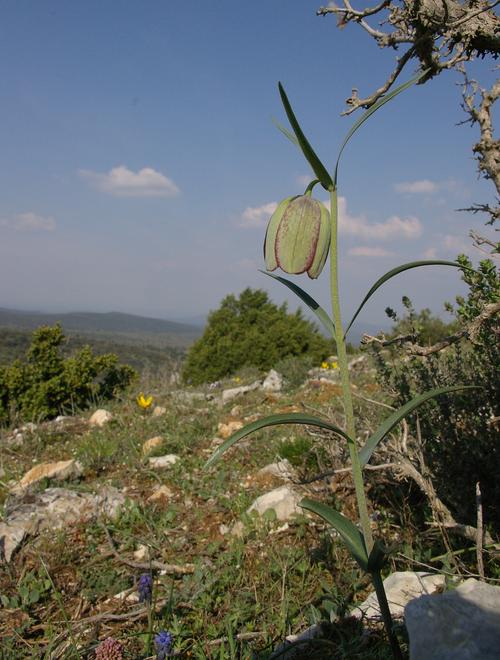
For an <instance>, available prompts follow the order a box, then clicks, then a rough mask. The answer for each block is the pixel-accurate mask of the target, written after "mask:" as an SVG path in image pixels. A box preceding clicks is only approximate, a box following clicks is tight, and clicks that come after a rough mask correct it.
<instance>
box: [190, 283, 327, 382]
mask: <svg viewBox="0 0 500 660" xmlns="http://www.w3.org/2000/svg"><path fill="white" fill-rule="evenodd" d="M331 351H332V345H331V343H330V342H328V341H327V340H326V339H325V338H324V337H323V336H322V335H321V334H320V333H319V331H318V330H317V328H316V326H315V325H314V324H313V323H311V322H310V321H308V320H307V319H305V318H303V316H302V313H301V311H300V310H297V311H296V312H295V313H294V314H289V313H288V312H287V306H286V304H283V305H281V307H278V306H276V305H275V304H274V303H272V302H271V301H270V300H269V298H268V296H267V293H266V292H265V291H261V290H258V289H257V290H252V289H250V288H247V289H245V290H244V291H243V292H242V293H241V294H240V297H239V298H236V297H235V296H233V295H229V296H226V298H224V300H223V301H222V303H221V306H220V307H219V309H218V310H216V311H214V312H211V314H210V315H209V317H208V323H207V327H206V328H205V332H204V333H203V336H202V337H201V338H200V339H199V340H198V341H196V342H195V343H194V344H193V346H192V347H191V349H190V350H189V353H188V355H187V358H186V362H185V364H184V368H183V378H184V380H185V381H186V382H188V383H192V384H193V385H198V384H201V383H206V382H210V381H215V380H218V379H220V378H224V377H225V376H229V375H231V374H234V373H235V372H236V371H237V370H238V369H240V368H241V367H243V366H254V367H257V368H259V369H261V370H267V369H270V368H271V367H273V366H274V365H275V364H276V363H277V362H278V360H282V359H283V358H286V357H289V356H305V355H309V356H311V358H312V359H313V360H315V361H316V362H319V361H321V360H322V359H323V358H324V357H325V356H327V355H328V354H329V353H331Z"/></svg>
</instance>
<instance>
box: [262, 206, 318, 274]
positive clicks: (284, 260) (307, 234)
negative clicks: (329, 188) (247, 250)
mask: <svg viewBox="0 0 500 660" xmlns="http://www.w3.org/2000/svg"><path fill="white" fill-rule="evenodd" d="M330 233H331V227H330V214H329V212H328V210H327V209H326V208H325V206H324V204H322V203H321V202H318V201H317V200H316V199H312V197H311V196H310V195H308V194H306V195H298V196H296V197H288V198H287V199H284V200H283V201H282V202H281V203H280V204H279V206H278V208H277V209H276V211H275V212H274V213H273V215H272V216H271V219H270V220H269V224H268V226H267V232H266V238H265V241H264V260H265V264H266V270H269V271H272V270H276V268H278V267H279V268H281V270H283V271H285V273H290V274H294V275H299V274H300V273H305V272H306V271H307V274H308V275H309V277H311V278H312V279H315V278H317V277H319V275H320V273H321V271H322V270H323V266H324V265H325V262H326V258H327V256H328V250H329V249H330Z"/></svg>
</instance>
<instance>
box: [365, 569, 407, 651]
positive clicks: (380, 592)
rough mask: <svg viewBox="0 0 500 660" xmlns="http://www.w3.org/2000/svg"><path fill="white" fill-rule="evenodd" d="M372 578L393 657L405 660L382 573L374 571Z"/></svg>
mask: <svg viewBox="0 0 500 660" xmlns="http://www.w3.org/2000/svg"><path fill="white" fill-rule="evenodd" d="M371 576H372V582H373V586H374V587H375V593H376V594H377V600H378V604H379V607H380V613H381V615H382V620H383V622H384V627H385V631H386V633H387V637H388V638H389V644H390V645H391V651H392V655H393V657H394V660H403V655H402V653H401V648H400V646H399V642H398V638H397V637H396V635H395V633H394V630H393V626H392V616H391V610H390V609H389V603H388V602H387V596H386V593H385V589H384V583H383V581H382V576H381V575H380V571H374V572H373V573H372V574H371Z"/></svg>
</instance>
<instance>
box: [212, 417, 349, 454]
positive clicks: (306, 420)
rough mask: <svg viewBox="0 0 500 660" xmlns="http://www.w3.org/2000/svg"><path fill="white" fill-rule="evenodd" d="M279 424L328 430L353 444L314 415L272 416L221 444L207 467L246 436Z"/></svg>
mask: <svg viewBox="0 0 500 660" xmlns="http://www.w3.org/2000/svg"><path fill="white" fill-rule="evenodd" d="M279 424H306V425H308V426H318V427H319V428H322V429H326V430H327V431H333V432H334V433H338V434H339V435H341V436H342V437H343V438H345V439H346V440H347V441H349V442H352V440H351V439H350V437H349V436H348V435H347V433H346V432H345V431H343V430H342V429H341V428H339V427H338V426H335V425H334V424H330V423H329V422H327V421H325V420H323V419H320V418H319V417H313V416H312V415H304V414H303V413H283V414H280V415H270V416H269V417H263V418H262V419H258V420H257V421H256V422H252V423H251V424H247V425H246V426H244V427H243V428H242V429H239V430H238V431H236V433H233V435H232V436H230V437H229V438H228V439H227V440H226V441H225V442H223V443H222V444H221V446H220V447H218V448H217V449H216V451H215V452H214V453H213V454H212V456H210V458H209V459H208V461H207V462H206V463H205V467H208V466H210V465H213V464H214V463H215V462H216V461H218V460H219V458H220V457H221V456H222V454H223V453H224V452H225V451H227V450H228V449H229V447H232V446H233V445H234V444H235V443H236V442H238V440H241V438H244V437H245V436H246V435H249V434H250V433H253V432H254V431H259V430H260V429H263V428H265V427H266V426H277V425H279Z"/></svg>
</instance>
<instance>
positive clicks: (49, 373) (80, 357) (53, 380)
mask: <svg viewBox="0 0 500 660" xmlns="http://www.w3.org/2000/svg"><path fill="white" fill-rule="evenodd" d="M64 342H65V337H64V334H63V331H62V329H61V326H60V325H55V326H53V327H50V326H41V327H40V328H38V329H37V330H35V332H34V333H33V339H32V342H31V345H30V347H29V348H28V350H27V353H26V357H25V359H24V360H15V361H14V362H13V363H12V364H10V365H9V366H6V367H1V368H0V423H10V422H12V421H13V419H14V418H15V417H17V416H19V417H21V418H22V419H24V420H43V419H50V418H52V417H56V416H57V415H58V414H60V413H63V412H68V411H70V410H75V409H80V410H81V409H84V408H86V407H88V406H89V405H90V404H92V403H93V402H95V401H96V400H103V399H111V398H112V397H113V396H114V395H115V394H117V393H118V392H119V391H121V390H123V389H125V388H126V387H128V385H129V384H130V382H131V381H132V379H133V378H134V377H135V375H136V374H135V372H134V370H133V369H132V368H131V367H129V366H127V365H119V364H118V358H117V356H116V355H113V354H111V353H108V354H106V355H100V356H95V355H94V354H93V352H92V349H91V348H90V347H89V346H84V347H83V348H82V349H81V350H80V351H78V352H77V353H76V354H75V355H73V356H72V357H69V358H63V356H62V355H61V348H62V345H63V344H64Z"/></svg>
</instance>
